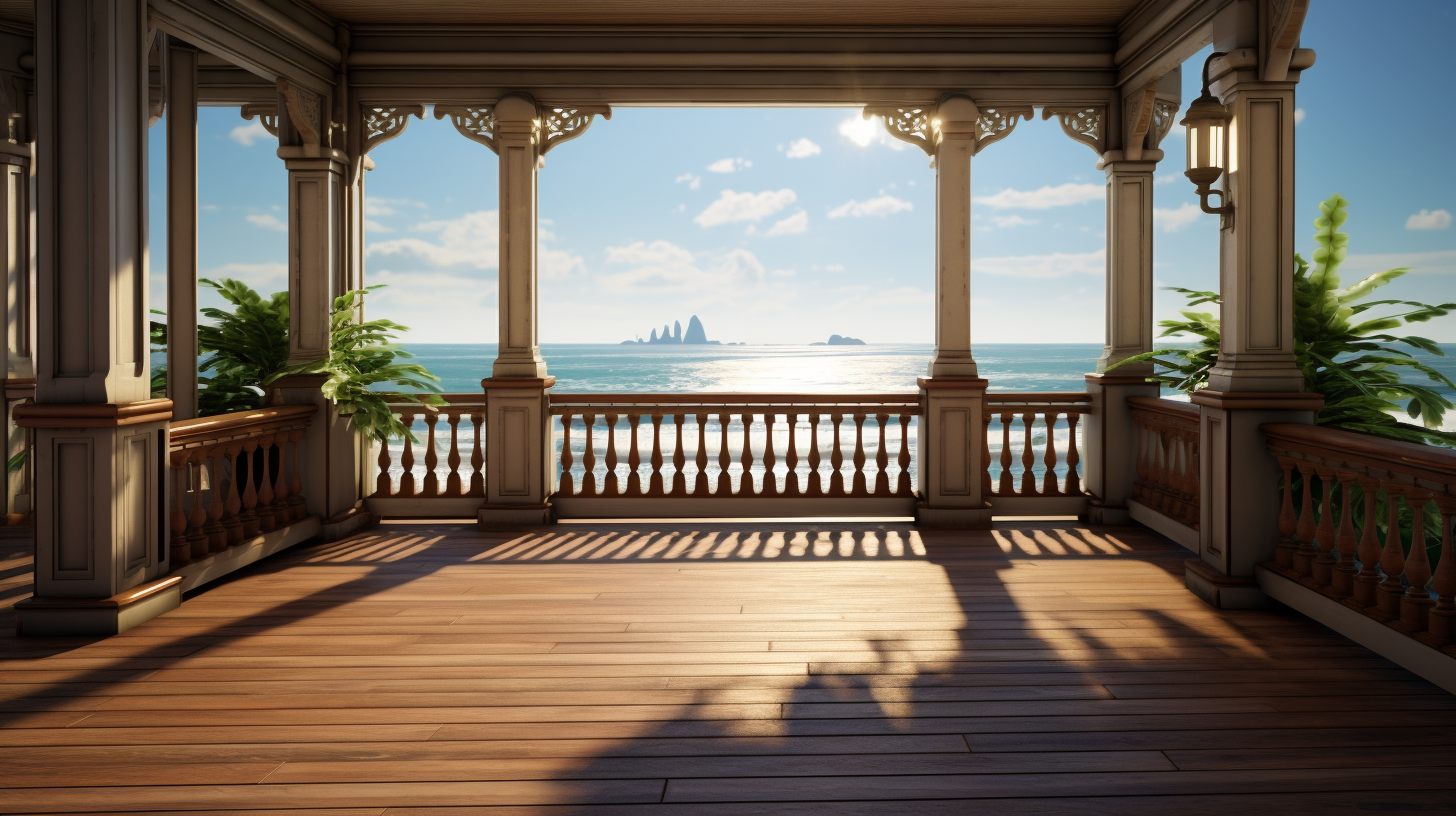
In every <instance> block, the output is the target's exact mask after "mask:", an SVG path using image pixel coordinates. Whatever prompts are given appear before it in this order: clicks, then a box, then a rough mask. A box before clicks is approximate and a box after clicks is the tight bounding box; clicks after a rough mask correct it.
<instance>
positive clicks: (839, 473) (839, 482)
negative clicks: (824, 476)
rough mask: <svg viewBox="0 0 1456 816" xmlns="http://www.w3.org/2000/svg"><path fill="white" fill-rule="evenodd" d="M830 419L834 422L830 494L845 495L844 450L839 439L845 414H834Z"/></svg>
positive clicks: (830, 459) (830, 457)
mask: <svg viewBox="0 0 1456 816" xmlns="http://www.w3.org/2000/svg"><path fill="white" fill-rule="evenodd" d="M830 419H831V420H832V421H833V423H834V447H832V448H830V449H829V466H830V467H831V468H832V470H830V471H829V495H831V496H843V495H845V492H844V450H843V449H842V448H841V445H840V441H839V430H840V428H841V427H843V426H844V414H833V415H831V416H830Z"/></svg>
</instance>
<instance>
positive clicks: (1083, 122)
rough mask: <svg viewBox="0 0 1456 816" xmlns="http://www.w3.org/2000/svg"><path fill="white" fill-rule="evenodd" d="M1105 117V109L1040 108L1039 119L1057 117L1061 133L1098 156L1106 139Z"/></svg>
mask: <svg viewBox="0 0 1456 816" xmlns="http://www.w3.org/2000/svg"><path fill="white" fill-rule="evenodd" d="M1106 115H1107V110H1106V109H1105V108H1042V109H1041V118H1043V119H1050V118H1052V117H1053V116H1055V117H1057V121H1058V122H1060V123H1061V125H1062V132H1063V133H1066V134H1067V135H1068V136H1071V137H1072V138H1073V139H1076V140H1077V141H1079V142H1081V143H1082V144H1084V145H1087V146H1088V147H1090V148H1092V150H1093V152H1095V153H1096V154H1097V155H1098V156H1101V155H1102V153H1103V150H1104V142H1105V141H1106V137H1107V129H1106V128H1105V127H1104V126H1103V122H1102V120H1103V118H1105V117H1106Z"/></svg>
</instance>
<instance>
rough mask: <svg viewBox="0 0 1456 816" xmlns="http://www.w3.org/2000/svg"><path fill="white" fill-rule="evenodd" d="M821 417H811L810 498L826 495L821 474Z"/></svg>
mask: <svg viewBox="0 0 1456 816" xmlns="http://www.w3.org/2000/svg"><path fill="white" fill-rule="evenodd" d="M820 461H821V460H820V458H819V415H818V414H810V415H809V491H808V494H809V495H810V496H822V495H824V479H823V477H822V476H821V475H820V474H819V464H820Z"/></svg>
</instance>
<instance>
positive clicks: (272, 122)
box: [239, 105, 278, 139]
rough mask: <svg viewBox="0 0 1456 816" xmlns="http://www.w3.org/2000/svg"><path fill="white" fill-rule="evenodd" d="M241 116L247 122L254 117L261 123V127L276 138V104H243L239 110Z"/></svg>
mask: <svg viewBox="0 0 1456 816" xmlns="http://www.w3.org/2000/svg"><path fill="white" fill-rule="evenodd" d="M239 112H240V113H241V114H242V116H243V118H244V119H246V120H248V121H249V122H251V121H253V119H254V118H255V117H256V118H257V120H258V121H259V122H262V123H263V129H264V130H266V131H268V132H269V133H271V134H273V138H275V139H276V138H278V106H277V105H244V106H243V107H242V109H241V110H240V111H239Z"/></svg>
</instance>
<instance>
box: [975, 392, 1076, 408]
mask: <svg viewBox="0 0 1456 816" xmlns="http://www.w3.org/2000/svg"><path fill="white" fill-rule="evenodd" d="M986 402H988V403H992V404H995V405H1000V404H1003V403H1017V404H1020V403H1026V404H1029V405H1037V404H1043V403H1063V402H1067V403H1085V404H1087V405H1091V404H1092V395H1091V394H1089V393H1087V392H1085V391H987V392H986Z"/></svg>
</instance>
